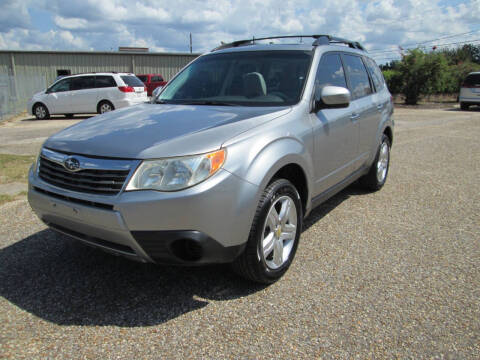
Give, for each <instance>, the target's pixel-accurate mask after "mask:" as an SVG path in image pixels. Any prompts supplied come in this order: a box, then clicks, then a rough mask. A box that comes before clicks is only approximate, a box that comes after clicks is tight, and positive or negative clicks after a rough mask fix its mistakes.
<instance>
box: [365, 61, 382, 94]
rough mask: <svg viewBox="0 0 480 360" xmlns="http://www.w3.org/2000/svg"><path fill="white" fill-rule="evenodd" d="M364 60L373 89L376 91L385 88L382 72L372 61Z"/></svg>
mask: <svg viewBox="0 0 480 360" xmlns="http://www.w3.org/2000/svg"><path fill="white" fill-rule="evenodd" d="M364 60H365V64H366V65H367V68H368V71H369V72H370V76H371V77H372V80H373V84H374V85H375V89H376V90H377V91H380V90H382V89H383V88H384V87H385V80H384V79H383V75H382V71H381V70H380V68H379V67H378V66H377V64H376V63H375V61H373V60H372V59H369V58H364Z"/></svg>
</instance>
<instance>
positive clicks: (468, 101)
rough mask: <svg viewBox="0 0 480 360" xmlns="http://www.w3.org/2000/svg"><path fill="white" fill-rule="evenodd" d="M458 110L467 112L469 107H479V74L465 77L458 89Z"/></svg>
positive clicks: (475, 73)
mask: <svg viewBox="0 0 480 360" xmlns="http://www.w3.org/2000/svg"><path fill="white" fill-rule="evenodd" d="M458 99H459V101H460V108H461V109H462V110H468V108H469V106H470V105H480V72H472V73H470V74H468V75H467V77H466V78H465V81H464V82H463V84H462V86H461V88H460V96H459V98H458Z"/></svg>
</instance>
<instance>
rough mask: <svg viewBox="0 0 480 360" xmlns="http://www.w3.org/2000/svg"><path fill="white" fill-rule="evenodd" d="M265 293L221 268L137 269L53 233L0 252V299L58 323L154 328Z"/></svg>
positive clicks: (46, 232)
mask: <svg viewBox="0 0 480 360" xmlns="http://www.w3.org/2000/svg"><path fill="white" fill-rule="evenodd" d="M263 288H264V286H261V285H256V284H252V283H250V282H248V281H246V280H243V279H241V278H239V277H237V276H236V275H235V274H233V273H232V272H231V271H230V269H228V266H225V265H219V266H208V267H173V266H169V267H164V266H157V265H153V264H141V263H136V262H133V261H129V260H126V259H123V258H120V257H115V256H112V255H109V254H106V253H103V252H101V251H99V250H96V249H93V248H90V247H88V246H85V245H82V244H81V243H78V242H77V241H75V240H71V239H69V238H67V237H65V236H63V235H60V234H57V233H55V232H53V231H51V230H43V231H41V232H38V233H36V234H34V235H32V236H30V237H28V238H26V239H24V240H22V241H19V242H17V243H15V244H13V245H11V246H9V247H7V248H4V249H1V250H0V296H3V297H4V298H5V299H7V300H8V301H10V302H12V303H13V304H15V305H16V306H18V307H20V308H21V309H23V310H25V311H28V312H30V313H32V314H33V315H35V316H38V317H40V318H42V319H44V320H47V321H50V322H53V323H56V324H59V325H98V326H103V325H115V326H124V327H136V326H149V325H157V324H161V323H163V322H166V321H168V320H170V319H173V318H176V317H178V316H180V315H182V314H185V313H188V312H190V311H193V310H197V309H200V308H203V307H205V306H207V305H208V302H209V300H214V301H221V300H229V299H235V298H239V297H243V296H247V295H249V294H252V293H254V292H256V291H259V290H262V289H263Z"/></svg>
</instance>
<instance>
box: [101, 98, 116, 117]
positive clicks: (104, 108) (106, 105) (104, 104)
mask: <svg viewBox="0 0 480 360" xmlns="http://www.w3.org/2000/svg"><path fill="white" fill-rule="evenodd" d="M113 110H115V107H114V106H113V104H112V103H111V102H110V101H107V100H103V101H100V102H99V103H98V106H97V112H98V113H99V114H104V113H106V112H109V111H113Z"/></svg>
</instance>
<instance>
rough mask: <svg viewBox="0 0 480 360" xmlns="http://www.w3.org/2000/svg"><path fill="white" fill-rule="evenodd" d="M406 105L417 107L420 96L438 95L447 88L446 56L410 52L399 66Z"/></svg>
mask: <svg viewBox="0 0 480 360" xmlns="http://www.w3.org/2000/svg"><path fill="white" fill-rule="evenodd" d="M398 71H399V74H400V76H401V78H402V82H403V85H402V87H401V88H402V91H401V92H402V93H403V95H404V96H405V104H407V105H416V104H417V102H418V99H419V98H420V95H427V94H431V93H436V92H437V90H438V89H441V88H442V87H445V84H446V81H447V73H448V64H447V60H446V58H445V56H444V55H442V54H438V53H429V54H426V53H424V52H423V51H422V50H420V49H414V50H410V51H409V53H408V54H407V55H405V56H404V57H403V59H402V61H401V62H400V64H399V65H398Z"/></svg>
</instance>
